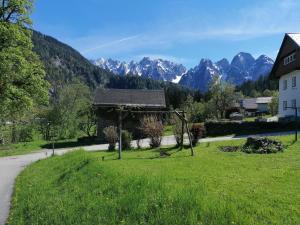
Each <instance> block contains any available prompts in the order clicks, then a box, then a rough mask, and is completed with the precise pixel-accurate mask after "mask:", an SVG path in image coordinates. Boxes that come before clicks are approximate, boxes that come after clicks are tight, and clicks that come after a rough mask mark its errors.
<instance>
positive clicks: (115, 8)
mask: <svg viewBox="0 0 300 225" xmlns="http://www.w3.org/2000/svg"><path fill="white" fill-rule="evenodd" d="M299 12H300V1H299V0H228V1H224V0H209V1H208V0H205V1H203V0H35V8H34V12H33V14H32V20H33V28H34V29H36V30H38V31H40V32H42V33H44V34H47V35H50V36H53V37H55V38H57V39H58V40H60V41H62V42H64V43H66V44H68V45H70V46H72V47H73V48H75V49H76V50H78V51H79V52H80V53H81V54H83V55H84V56H85V57H87V58H88V59H98V58H100V57H103V58H112V59H118V60H121V61H127V62H128V61H131V60H136V61H137V60H140V59H142V58H143V57H145V56H148V57H151V58H162V59H167V60H171V61H174V62H177V63H181V64H183V65H185V66H186V67H188V68H191V67H194V66H196V65H197V64H198V63H199V61H200V59H201V58H209V59H211V60H213V61H217V60H220V59H222V58H227V59H228V60H229V61H231V60H232V58H233V57H234V55H236V54H237V53H238V52H249V53H251V54H252V55H253V56H254V57H258V56H260V55H261V54H265V55H268V56H270V57H271V58H273V59H274V58H275V57H276V55H277V52H278V49H279V47H280V44H281V41H282V39H283V37H284V33H287V32H300V13H299Z"/></svg>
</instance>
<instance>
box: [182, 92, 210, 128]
mask: <svg viewBox="0 0 300 225" xmlns="http://www.w3.org/2000/svg"><path fill="white" fill-rule="evenodd" d="M183 108H184V111H185V112H186V117H187V120H188V121H189V122H191V123H194V122H203V121H204V120H205V113H204V104H203V103H201V102H196V101H194V99H193V97H192V96H191V95H189V96H188V97H187V99H186V101H185V103H184V107H183Z"/></svg>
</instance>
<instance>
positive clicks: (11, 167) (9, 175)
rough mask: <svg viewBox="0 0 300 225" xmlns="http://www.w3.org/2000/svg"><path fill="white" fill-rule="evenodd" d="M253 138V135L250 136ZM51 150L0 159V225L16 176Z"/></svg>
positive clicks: (145, 143)
mask: <svg viewBox="0 0 300 225" xmlns="http://www.w3.org/2000/svg"><path fill="white" fill-rule="evenodd" d="M290 134H293V132H281V133H269V134H261V135H258V136H283V135H290ZM249 136H250V135H245V136H238V137H234V136H226V137H216V138H205V139H202V140H201V141H200V142H203V143H205V142H216V141H229V140H237V139H243V138H247V137H249ZM252 136H253V135H252ZM185 142H187V138H185ZM175 143H176V141H175V138H174V137H173V136H166V137H164V138H163V140H162V145H174V144H175ZM132 145H133V146H134V147H136V142H135V141H133V143H132ZM141 146H142V147H143V148H144V147H148V146H149V140H148V139H144V140H142V142H141ZM79 148H80V147H76V148H64V149H57V150H56V152H55V153H56V154H57V155H62V154H64V153H66V152H69V151H72V150H75V149H79ZM81 148H83V149H84V150H86V151H99V150H106V149H107V148H108V145H107V144H102V145H91V146H84V147H81ZM51 153H52V151H51V150H43V151H40V152H36V153H31V154H27V155H21V156H11V157H2V158H1V157H0V225H5V221H6V219H7V217H8V213H9V208H10V199H11V195H12V192H13V186H14V181H15V178H16V177H17V176H18V174H19V173H20V172H21V171H22V170H23V169H24V167H26V166H27V165H29V164H31V163H33V162H35V161H37V160H40V159H44V158H47V157H49V156H50V155H51Z"/></svg>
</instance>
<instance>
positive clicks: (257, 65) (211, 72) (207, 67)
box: [92, 52, 274, 92]
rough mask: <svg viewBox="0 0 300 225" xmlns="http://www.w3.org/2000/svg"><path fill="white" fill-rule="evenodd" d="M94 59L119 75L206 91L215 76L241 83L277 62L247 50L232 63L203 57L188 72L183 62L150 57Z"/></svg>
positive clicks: (237, 83) (255, 78)
mask: <svg viewBox="0 0 300 225" xmlns="http://www.w3.org/2000/svg"><path fill="white" fill-rule="evenodd" d="M92 62H93V63H94V64H95V65H97V66H99V67H101V68H103V69H106V70H109V71H111V72H113V73H115V74H118V75H127V74H132V75H138V76H143V77H148V78H152V79H155V80H163V81H171V82H174V83H179V84H181V85H184V86H187V87H190V88H194V89H198V90H201V91H203V92H205V91H207V89H208V85H209V83H210V81H211V80H212V77H214V76H219V77H220V78H221V79H222V80H226V81H228V82H231V83H233V84H235V85H240V84H242V83H243V82H245V81H247V80H257V79H258V78H259V77H260V76H264V75H267V74H269V72H270V71H271V69H272V67H273V64H274V61H273V60H272V59H271V58H269V57H268V56H266V55H261V56H259V57H258V58H257V59H255V58H254V57H253V56H252V55H251V54H249V53H245V52H240V53H238V54H237V55H236V56H234V57H233V59H232V61H231V63H229V61H228V60H227V59H225V58H224V59H221V60H220V61H217V62H215V63H214V62H212V61H211V60H209V59H201V61H200V62H199V64H198V65H197V66H195V67H194V68H192V69H190V70H188V71H187V69H186V68H185V67H184V66H183V65H181V64H177V63H173V62H170V61H167V60H162V59H151V58H149V57H144V58H143V59H142V60H140V61H139V62H134V61H131V62H130V63H126V62H121V61H118V60H113V59H103V58H100V59H98V60H95V61H92Z"/></svg>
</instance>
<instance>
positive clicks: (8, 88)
mask: <svg viewBox="0 0 300 225" xmlns="http://www.w3.org/2000/svg"><path fill="white" fill-rule="evenodd" d="M0 4H1V6H0V105H1V108H0V117H1V118H2V120H8V119H15V118H17V117H20V116H22V115H23V114H24V113H25V112H26V111H29V110H31V109H32V108H33V106H34V105H36V104H45V103H47V101H48V87H49V86H48V83H47V82H46V81H45V79H44V77H45V72H44V68H43V65H42V63H41V62H40V60H39V58H38V56H37V55H36V54H35V53H34V52H33V51H32V48H33V45H32V41H31V31H30V30H29V29H28V28H27V27H28V26H30V24H31V21H30V19H29V15H30V12H31V8H32V1H30V0H2V1H0Z"/></svg>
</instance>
